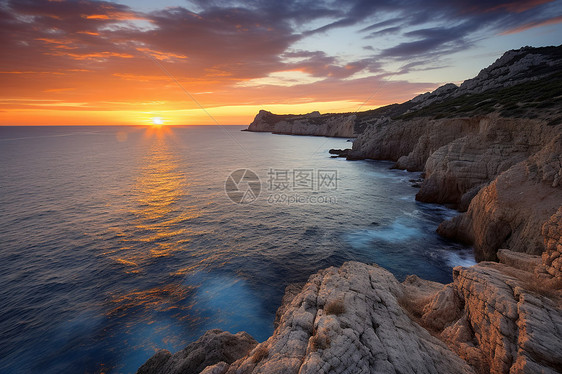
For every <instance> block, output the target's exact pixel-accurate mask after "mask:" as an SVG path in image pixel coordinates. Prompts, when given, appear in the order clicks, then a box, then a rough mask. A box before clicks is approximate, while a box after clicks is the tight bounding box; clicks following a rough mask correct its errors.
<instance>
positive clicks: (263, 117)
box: [248, 110, 356, 138]
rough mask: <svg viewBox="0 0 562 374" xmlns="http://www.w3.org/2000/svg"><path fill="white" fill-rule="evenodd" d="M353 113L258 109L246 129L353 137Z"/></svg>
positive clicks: (276, 132)
mask: <svg viewBox="0 0 562 374" xmlns="http://www.w3.org/2000/svg"><path fill="white" fill-rule="evenodd" d="M355 118H356V115H355V114H320V113H319V112H312V113H309V114H303V115H293V114H289V115H279V114H273V113H271V112H268V111H265V110H260V112H259V113H258V114H257V115H256V117H255V118H254V121H253V122H252V123H251V124H250V126H248V131H253V132H273V133H275V134H286V135H313V136H331V137H344V138H352V137H355V136H356V134H355V128H354V126H355Z"/></svg>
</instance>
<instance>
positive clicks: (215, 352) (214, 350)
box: [137, 329, 258, 374]
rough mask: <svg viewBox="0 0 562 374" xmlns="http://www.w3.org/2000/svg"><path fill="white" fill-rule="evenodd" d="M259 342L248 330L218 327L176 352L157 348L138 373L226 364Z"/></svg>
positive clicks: (185, 372) (165, 373)
mask: <svg viewBox="0 0 562 374" xmlns="http://www.w3.org/2000/svg"><path fill="white" fill-rule="evenodd" d="M257 344H258V342H257V341H256V340H255V339H254V338H252V337H251V336H250V335H249V334H248V333H245V332H239V333H237V334H231V333H229V332H226V331H221V330H216V329H215V330H209V331H207V332H206V333H205V335H203V336H202V337H201V338H199V339H198V340H197V341H195V342H193V343H191V344H189V345H188V346H187V347H185V348H184V349H183V350H181V351H179V352H177V353H175V354H171V353H170V352H169V351H167V350H162V351H159V352H157V353H156V354H155V355H154V356H152V357H151V358H150V359H148V361H146V362H145V363H144V365H142V366H141V367H140V368H139V370H138V371H137V374H192V373H193V374H195V373H200V372H201V371H203V370H204V369H205V368H206V367H208V366H212V365H215V364H219V365H218V366H219V367H223V368H224V367H227V366H228V364H230V363H232V362H234V361H235V360H237V359H239V358H240V357H243V356H245V355H246V354H247V353H248V352H249V351H250V350H251V349H252V348H254V347H255V346H256V345H257ZM207 373H214V372H213V371H207Z"/></svg>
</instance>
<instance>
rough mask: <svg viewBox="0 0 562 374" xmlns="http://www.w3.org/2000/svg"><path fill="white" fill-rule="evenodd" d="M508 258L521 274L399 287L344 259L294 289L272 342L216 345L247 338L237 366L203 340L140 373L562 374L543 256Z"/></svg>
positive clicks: (495, 271)
mask: <svg viewBox="0 0 562 374" xmlns="http://www.w3.org/2000/svg"><path fill="white" fill-rule="evenodd" d="M508 252H509V251H508ZM502 253H503V252H502ZM510 253H511V252H510ZM507 256H509V255H507ZM509 261H511V262H510V263H511V264H512V265H515V266H517V267H513V266H510V265H508V264H503V263H499V264H498V263H491V262H482V263H480V264H478V265H475V266H473V267H470V268H463V267H457V268H455V269H454V274H453V275H454V281H453V283H451V284H448V285H443V284H440V283H435V282H429V281H425V280H422V279H420V278H418V277H416V276H410V277H408V278H407V279H406V280H405V281H404V282H403V283H399V282H398V281H397V280H396V279H395V278H394V276H393V275H392V274H390V273H389V272H388V271H386V270H384V269H382V268H380V267H378V266H376V265H373V266H371V265H366V264H361V263H358V262H348V263H345V264H344V265H343V266H342V267H341V268H329V269H325V270H322V271H320V272H318V273H317V274H314V275H312V276H311V277H310V278H309V280H308V282H307V283H306V284H305V285H304V286H302V288H301V286H291V287H289V288H288V290H287V293H286V295H285V297H284V299H283V305H282V306H281V308H279V312H278V315H277V319H276V329H275V332H274V333H273V335H272V336H271V337H270V338H269V339H268V340H267V341H265V342H263V343H261V344H258V345H255V342H253V341H252V340H251V339H249V338H248V337H247V336H239V335H240V333H239V334H236V335H229V336H228V339H223V340H221V341H220V342H219V343H218V344H223V349H227V350H228V349H233V346H232V344H235V343H236V344H239V343H238V340H236V339H235V338H234V337H238V338H237V339H241V342H242V343H240V344H243V349H242V348H241V349H240V350H239V351H237V352H236V355H242V357H240V358H239V359H238V360H236V361H234V362H233V360H232V357H233V355H231V356H229V357H228V358H224V356H220V357H219V356H214V357H212V359H211V358H210V356H211V355H210V354H209V353H207V354H206V355H204V354H203V352H205V351H209V346H211V347H213V349H212V352H221V348H220V347H217V346H216V345H217V344H216V343H213V344H211V345H209V342H208V341H209V340H210V339H209V338H205V337H206V336H207V334H206V335H205V336H204V337H203V338H202V339H200V340H199V341H197V342H196V343H192V344H191V345H189V346H188V347H187V348H186V349H185V350H184V351H182V352H179V353H177V354H176V355H174V356H170V354H169V352H165V351H164V353H162V352H159V353H157V354H156V355H155V356H154V357H153V358H151V359H149V360H148V361H147V363H146V364H145V365H143V367H141V369H139V373H147V374H148V373H169V372H170V373H171V372H174V373H175V372H179V371H170V368H174V370H176V369H177V368H179V367H180V366H181V365H183V366H181V369H182V370H186V369H185V368H188V365H189V369H188V370H187V371H185V372H186V373H198V372H202V373H206V374H209V373H214V374H225V373H228V374H234V373H236V374H244V373H268V374H273V373H287V374H289V373H295V374H296V373H314V374H316V373H505V374H507V373H510V374H517V373H556V372H559V370H561V369H562V339H561V338H560V337H561V336H562V310H561V309H560V302H561V300H562V299H561V298H560V297H561V296H562V295H561V293H562V291H558V293H557V294H555V295H550V296H549V297H547V296H545V295H544V294H543V293H544V292H543V291H545V290H544V289H541V286H540V284H539V285H537V283H536V279H537V278H536V276H535V271H534V266H536V264H539V263H540V261H541V259H540V257H533V256H530V255H524V254H519V255H517V256H516V258H514V257H510V260H509ZM299 289H300V292H297V291H298V290H299ZM422 326H423V327H422ZM430 332H431V333H430ZM208 334H209V333H208ZM217 334H218V335H220V334H227V333H224V332H218V331H214V332H212V333H211V337H212V336H214V335H217ZM242 351H246V352H247V353H242ZM194 352H199V353H194ZM178 356H179V357H178Z"/></svg>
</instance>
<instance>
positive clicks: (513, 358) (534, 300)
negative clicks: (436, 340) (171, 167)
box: [442, 262, 562, 373]
mask: <svg viewBox="0 0 562 374" xmlns="http://www.w3.org/2000/svg"><path fill="white" fill-rule="evenodd" d="M509 269H512V270H509ZM517 272H518V270H515V269H513V268H511V267H509V266H507V265H504V264H497V263H491V262H483V263H480V264H478V265H475V266H472V267H470V268H463V267H456V268H455V269H454V272H453V277H454V282H453V284H454V287H455V289H456V291H457V293H458V294H459V295H460V297H461V298H462V300H463V302H464V310H465V312H466V314H464V315H463V316H462V318H460V319H459V320H458V321H457V323H455V324H453V325H451V326H452V327H448V328H447V329H446V330H445V331H444V332H443V334H442V337H443V338H444V340H445V341H447V343H448V344H449V346H450V347H451V348H452V349H454V350H455V351H456V352H457V353H458V354H459V355H461V357H463V358H465V359H466V360H467V361H468V362H471V360H472V361H473V362H480V364H481V368H483V367H484V368H488V369H489V371H490V372H491V373H554V372H557V371H558V370H560V369H561V368H562V339H560V336H562V335H561V334H562V310H561V309H560V307H559V305H557V304H556V303H555V302H553V301H552V300H550V299H549V298H547V297H544V296H542V295H540V294H537V293H535V292H531V291H528V289H529V287H531V288H532V286H533V285H532V284H531V285H529V284H526V283H525V281H523V280H521V279H518V278H516V277H515V276H512V275H510V274H514V275H515V274H517ZM463 344H464V345H463ZM473 348H475V349H473ZM482 358H484V360H485V361H484V362H482Z"/></svg>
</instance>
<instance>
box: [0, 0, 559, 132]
mask: <svg viewBox="0 0 562 374" xmlns="http://www.w3.org/2000/svg"><path fill="white" fill-rule="evenodd" d="M0 28H1V30H0V43H1V44H0V45H1V47H0V48H2V53H1V55H0V79H1V88H2V90H1V94H0V95H1V97H0V125H122V124H130V125H143V124H149V123H151V121H152V119H153V118H161V119H162V121H163V122H164V123H165V124H171V125H190V124H191V125H199V124H216V123H219V124H225V125H227V124H248V123H249V122H251V120H252V118H253V116H254V115H255V114H256V113H257V112H258V110H259V109H267V110H270V111H273V112H276V113H304V112H310V111H313V110H319V111H321V112H342V111H346V112H351V111H356V110H366V109H370V108H374V107H377V106H380V105H384V104H391V103H394V102H403V101H405V100H408V99H410V98H411V97H413V96H415V95H417V94H419V93H423V92H426V91H429V90H432V89H434V88H436V87H438V86H439V85H441V84H444V83H447V82H454V83H460V82H462V81H463V80H465V79H467V78H471V77H473V76H474V75H476V74H477V73H478V71H479V70H480V69H481V68H483V67H485V66H487V65H489V64H490V63H492V62H493V61H494V60H495V59H497V58H498V57H499V56H501V54H502V53H503V52H505V51H506V50H509V49H515V48H520V47H522V46H525V45H531V46H536V47H538V46H545V45H559V44H560V43H561V40H562V38H561V37H560V35H562V0H558V1H550V0H528V1H510V0H505V1H485V0H461V1H444V0H423V1H414V0H401V1H395V0H394V1H390V0H381V1H378V0H348V1H341V0H340V1H322V0H286V1H281V0H250V1H226V0H224V1H223V0H207V1H206V0H162V1H149V0H138V1H135V0H116V1H113V2H111V1H93V0H80V1H71V0H66V1H65V0H50V1H48V0H13V1H5V0H0ZM201 108H204V110H203V109H201ZM211 117H213V118H214V119H212V118H211Z"/></svg>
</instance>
